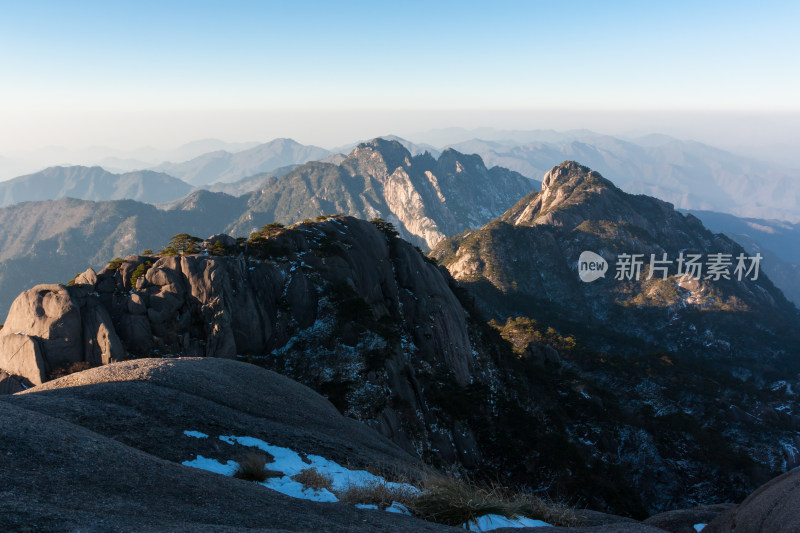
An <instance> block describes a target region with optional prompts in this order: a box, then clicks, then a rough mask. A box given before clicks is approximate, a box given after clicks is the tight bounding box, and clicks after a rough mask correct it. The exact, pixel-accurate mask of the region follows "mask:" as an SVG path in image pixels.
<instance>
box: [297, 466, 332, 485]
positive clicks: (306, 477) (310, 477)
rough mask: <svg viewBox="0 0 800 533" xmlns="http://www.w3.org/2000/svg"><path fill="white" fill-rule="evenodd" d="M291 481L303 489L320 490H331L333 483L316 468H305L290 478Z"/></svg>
mask: <svg viewBox="0 0 800 533" xmlns="http://www.w3.org/2000/svg"><path fill="white" fill-rule="evenodd" d="M292 479H293V480H295V481H297V482H298V483H301V484H302V485H303V488H306V489H313V490H322V489H327V490H331V489H332V488H333V481H332V480H331V478H330V476H328V475H326V474H323V473H322V472H320V471H319V470H317V469H316V468H313V467H312V468H306V469H305V470H301V471H300V473H298V474H295V475H294V476H292Z"/></svg>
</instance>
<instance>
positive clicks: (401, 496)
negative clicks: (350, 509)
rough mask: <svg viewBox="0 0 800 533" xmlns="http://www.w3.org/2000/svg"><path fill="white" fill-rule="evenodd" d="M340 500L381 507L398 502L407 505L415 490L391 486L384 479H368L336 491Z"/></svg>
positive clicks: (411, 499)
mask: <svg viewBox="0 0 800 533" xmlns="http://www.w3.org/2000/svg"><path fill="white" fill-rule="evenodd" d="M336 497H337V498H339V501H340V502H343V503H346V504H349V505H355V504H357V503H363V504H371V505H377V506H378V507H380V508H381V509H383V508H384V507H388V506H390V505H392V502H398V503H401V504H403V505H405V506H406V507H409V506H410V505H411V504H412V502H413V501H414V499H415V498H416V497H417V494H416V492H414V491H412V490H410V489H407V488H404V487H393V486H390V485H389V484H388V482H386V481H370V482H369V483H366V484H363V485H350V486H349V487H347V489H346V490H341V491H338V492H337V493H336Z"/></svg>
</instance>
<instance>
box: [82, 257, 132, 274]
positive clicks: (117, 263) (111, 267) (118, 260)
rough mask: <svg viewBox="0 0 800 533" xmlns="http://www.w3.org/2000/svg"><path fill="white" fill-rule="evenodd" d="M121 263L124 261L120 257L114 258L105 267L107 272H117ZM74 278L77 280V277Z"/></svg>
mask: <svg viewBox="0 0 800 533" xmlns="http://www.w3.org/2000/svg"><path fill="white" fill-rule="evenodd" d="M123 261H124V259H122V258H121V257H115V258H114V259H112V260H111V261H109V262H108V265H106V268H107V269H108V270H113V271H114V272H116V271H117V270H119V267H121V266H122V262H123ZM75 277H76V278H77V277H78V276H75Z"/></svg>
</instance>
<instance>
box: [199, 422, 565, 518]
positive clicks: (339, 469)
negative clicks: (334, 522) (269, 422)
mask: <svg viewBox="0 0 800 533" xmlns="http://www.w3.org/2000/svg"><path fill="white" fill-rule="evenodd" d="M183 434H184V435H186V436H187V437H193V438H199V439H204V438H208V435H206V434H205V433H201V432H199V431H189V430H186V431H184V432H183ZM219 439H220V440H221V441H223V442H226V443H228V444H240V445H242V446H246V447H249V448H257V449H259V450H262V451H264V452H266V453H268V454H269V455H271V456H272V457H273V458H274V459H273V461H272V462H271V463H267V464H266V465H265V466H266V468H268V469H269V470H276V471H279V472H282V473H283V476H281V477H273V478H269V479H267V480H266V481H264V482H261V483H260V485H263V486H265V487H268V488H270V489H272V490H275V491H278V492H280V493H281V494H285V495H287V496H291V497H292V498H302V499H305V500H313V501H317V502H337V501H339V499H338V498H337V497H336V495H335V494H334V493H333V492H331V491H329V490H327V489H321V490H314V489H310V488H309V489H306V488H304V487H303V485H302V483H299V482H297V481H295V480H293V479H292V476H294V475H296V474H299V473H300V472H302V471H303V470H307V469H309V468H316V470H317V472H319V473H321V474H325V475H326V476H328V477H329V478H330V479H331V482H332V483H331V484H332V489H333V491H334V492H335V491H340V490H346V489H347V488H348V487H350V486H364V485H371V484H381V485H383V484H385V485H386V486H387V487H391V488H398V489H405V490H406V491H408V492H411V493H418V492H420V491H419V489H418V488H416V487H415V486H413V485H409V484H408V483H394V482H391V481H386V479H384V478H383V477H381V476H376V475H375V474H371V473H369V472H367V471H366V470H350V469H349V468H346V467H344V466H342V465H340V464H339V463H337V462H335V461H331V460H329V459H326V458H324V457H321V456H319V455H304V456H301V455H300V454H299V453H297V452H296V451H294V450H292V449H290V448H285V447H283V446H274V445H272V444H269V443H267V442H264V441H263V440H261V439H257V438H255V437H237V436H234V435H220V437H219ZM183 464H184V465H185V466H191V467H194V468H199V469H201V470H208V471H210V472H215V473H217V474H222V475H225V476H232V475H233V473H234V472H235V471H236V467H237V466H238V464H237V463H236V462H235V461H228V462H227V463H222V462H220V461H217V460H216V459H209V458H207V457H203V456H202V455H198V456H197V457H196V458H195V459H193V460H191V461H184V462H183ZM356 507H357V508H358V509H375V510H378V506H377V505H367V504H357V505H356ZM385 510H386V512H389V513H398V514H406V515H410V514H411V512H410V511H409V510H408V509H407V508H406V507H405V506H404V505H402V504H400V503H399V502H392V505H390V506H389V507H387V508H386V509H385ZM549 525H550V524H548V523H546V522H542V521H541V520H534V519H532V518H525V517H520V518H513V519H512V518H506V517H504V516H501V515H485V516H481V517H479V518H478V519H477V520H473V521H471V522H469V523H468V524H464V529H469V530H470V531H479V532H484V531H491V530H493V529H498V528H501V527H514V528H516V527H539V526H549Z"/></svg>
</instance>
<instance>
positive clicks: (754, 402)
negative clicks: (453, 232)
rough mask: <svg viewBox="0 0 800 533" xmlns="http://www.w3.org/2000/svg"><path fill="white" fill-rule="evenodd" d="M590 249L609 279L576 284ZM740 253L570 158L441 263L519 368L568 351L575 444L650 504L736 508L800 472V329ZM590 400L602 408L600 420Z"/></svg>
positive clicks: (436, 253)
mask: <svg viewBox="0 0 800 533" xmlns="http://www.w3.org/2000/svg"><path fill="white" fill-rule="evenodd" d="M585 251H590V252H594V253H596V254H599V256H601V257H602V259H603V260H604V261H606V262H607V264H608V270H607V271H606V272H605V277H600V278H598V279H596V280H594V281H591V282H584V281H581V277H580V272H579V258H580V256H581V255H582V253H583V252H585ZM718 253H720V254H728V257H729V258H730V259H731V260H732V264H731V265H730V267H729V268H730V279H725V278H724V277H721V278H720V279H713V276H712V277H710V278H709V277H708V274H709V272H708V270H707V265H708V258H709V254H718ZM740 253H744V250H743V249H742V248H741V247H739V246H738V245H737V244H736V243H734V242H733V241H731V240H730V239H728V238H726V237H725V236H723V235H717V234H713V233H711V232H710V231H708V230H707V229H706V228H705V227H703V225H702V224H701V223H700V221H699V220H698V219H697V218H695V217H693V216H691V215H683V214H681V213H678V212H676V211H675V210H674V209H673V208H672V206H671V205H670V204H668V203H666V202H662V201H659V200H657V199H655V198H650V197H647V196H641V195H631V194H627V193H624V192H623V191H621V190H619V189H618V188H617V187H615V186H614V184H613V183H611V182H610V181H609V180H607V179H605V178H603V177H602V176H600V175H599V174H598V173H596V172H594V171H591V170H590V169H588V168H586V167H583V166H581V165H579V164H577V163H574V162H568V163H564V164H562V165H559V166H557V167H555V168H553V169H552V170H551V171H550V172H549V173H548V174H547V175H546V176H545V179H544V181H543V183H542V190H541V192H535V193H531V194H530V195H528V196H527V197H525V198H523V199H522V200H520V201H519V202H518V203H517V204H516V205H515V206H514V207H512V208H511V209H509V210H508V211H507V212H506V213H505V214H504V215H503V216H501V217H499V218H498V219H496V220H494V221H492V222H490V223H488V224H486V225H485V226H484V227H482V228H480V229H479V230H476V231H472V232H466V233H464V234H462V235H459V236H457V237H454V238H452V239H448V240H446V241H443V242H442V243H440V244H439V245H438V246H437V247H436V248H435V249H434V250H433V252H432V254H431V255H432V256H433V257H434V258H436V259H438V260H439V261H440V262H441V264H443V265H444V266H446V267H447V268H448V270H449V271H450V273H451V274H452V275H453V277H454V278H455V279H457V280H458V281H459V282H460V283H461V285H462V286H463V287H464V288H465V289H467V290H468V291H469V293H470V294H471V295H472V296H473V297H474V298H475V300H476V302H477V305H478V306H479V307H480V308H481V309H482V310H483V311H484V312H485V313H486V315H487V316H488V317H493V318H494V319H496V320H497V323H496V326H497V328H498V329H499V330H500V331H501V333H502V335H503V336H504V337H506V338H507V339H508V340H510V341H511V342H512V343H513V344H514V347H515V351H516V352H517V353H518V354H519V356H520V357H521V358H522V359H534V358H549V359H553V360H554V359H555V357H553V355H552V354H550V356H548V354H547V352H546V345H547V344H551V345H552V346H554V347H556V348H557V349H558V352H559V353H558V354H557V355H558V358H559V359H560V361H561V363H560V364H561V365H562V368H564V369H569V371H570V372H572V373H574V378H575V379H576V380H577V381H576V382H575V384H574V385H573V386H572V391H571V392H566V393H564V402H565V404H567V405H570V409H575V410H574V411H571V412H570V413H569V415H567V417H566V418H565V419H564V420H565V427H564V428H563V431H564V433H566V434H568V435H570V441H571V442H572V443H575V445H576V446H577V447H578V448H579V449H580V450H581V452H580V453H584V454H587V455H589V456H592V457H596V458H601V461H602V462H603V463H606V464H613V465H618V466H620V467H621V468H623V469H624V470H625V471H627V472H629V473H630V476H631V480H632V484H633V486H634V487H635V491H636V492H637V494H639V495H640V496H641V498H642V499H643V500H644V501H645V502H648V505H650V506H652V507H651V509H659V508H660V509H668V508H670V507H672V508H677V507H680V502H687V501H695V502H713V501H725V500H733V501H735V500H737V499H741V498H742V497H744V495H746V494H747V492H749V490H752V489H754V488H755V487H756V486H757V485H758V484H759V483H760V482H763V481H765V480H766V479H767V478H768V477H769V473H771V474H777V473H779V472H782V471H785V470H787V469H791V468H794V467H795V466H797V465H799V464H800V462H799V461H800V454H798V452H797V450H798V441H797V430H798V428H800V417H798V415H797V413H798V412H800V404H799V403H798V397H797V395H796V394H795V392H794V391H795V390H797V389H798V387H800V374H799V373H798V372H800V353H798V346H799V345H800V338H799V337H798V331H800V318H798V312H797V309H796V308H795V307H794V306H793V305H792V304H791V303H790V302H788V301H787V300H786V298H785V297H784V296H783V294H781V292H780V291H779V290H777V289H776V288H775V287H774V285H773V284H772V283H771V282H770V280H769V279H768V277H767V276H765V275H764V272H763V271H762V272H760V275H759V276H758V279H755V280H754V279H752V275H745V276H743V277H742V279H741V280H739V279H737V276H736V275H735V274H734V272H733V271H734V268H735V266H736V259H735V258H736V257H737V256H738V255H739V254H740ZM625 254H627V255H628V256H631V255H633V254H641V256H640V257H641V258H642V259H643V265H642V268H641V272H640V276H639V277H638V278H635V277H631V278H628V277H627V276H625V277H621V278H619V279H617V267H619V264H620V262H621V260H622V258H623V257H624V255H625ZM664 254H666V256H667V258H668V260H669V259H671V260H672V264H671V265H670V266H669V268H668V270H667V271H666V273H664V272H661V271H654V272H653V274H654V275H653V276H652V278H650V277H649V272H650V270H649V269H650V259H651V255H653V256H655V258H657V259H662V258H663V256H664ZM681 254H685V256H686V257H688V256H689V254H699V255H700V256H701V262H702V263H703V264H704V265H705V266H704V268H703V271H702V275H701V276H700V279H692V278H691V277H684V276H683V274H681V273H679V272H678V271H677V266H678V264H677V258H678V257H679V256H680V255H681ZM745 255H747V254H745ZM577 383H583V385H580V386H577ZM578 396H583V398H584V400H581V399H580V398H578ZM584 401H585V402H596V404H597V405H596V406H597V407H598V409H597V410H596V411H595V416H594V417H593V418H592V417H587V416H586V415H587V414H588V413H589V412H590V411H591V407H590V406H589V405H588V404H587V405H583V406H581V405H580V404H581V403H584ZM712 477H713V478H714V479H715V480H714V482H712V483H710V484H708V483H706V482H705V480H707V479H710V478H712Z"/></svg>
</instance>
